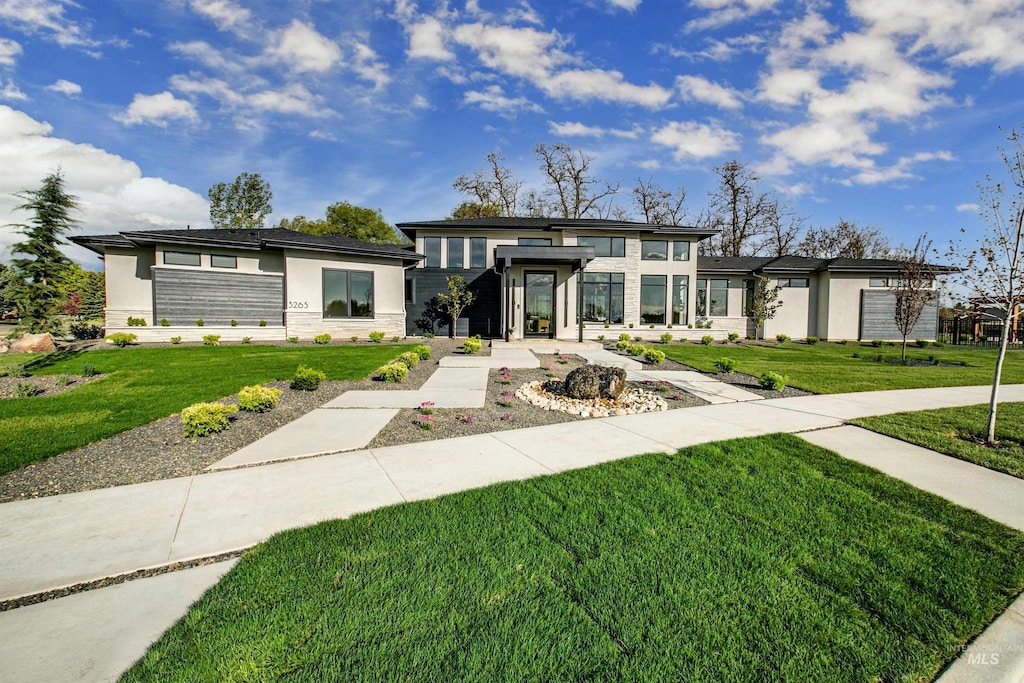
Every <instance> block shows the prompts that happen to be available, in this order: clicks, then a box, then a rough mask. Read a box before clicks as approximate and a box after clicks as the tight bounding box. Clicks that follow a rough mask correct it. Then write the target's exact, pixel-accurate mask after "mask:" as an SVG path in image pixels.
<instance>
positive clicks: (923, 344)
mask: <svg viewBox="0 0 1024 683" xmlns="http://www.w3.org/2000/svg"><path fill="white" fill-rule="evenodd" d="M914 344H915V345H916V346H917V348H919V349H927V348H928V347H929V346H930V345H931V342H930V341H928V340H927V339H915V340H914Z"/></svg>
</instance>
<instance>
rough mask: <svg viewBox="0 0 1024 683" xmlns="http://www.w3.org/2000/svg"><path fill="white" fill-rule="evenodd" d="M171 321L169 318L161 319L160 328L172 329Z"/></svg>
mask: <svg viewBox="0 0 1024 683" xmlns="http://www.w3.org/2000/svg"><path fill="white" fill-rule="evenodd" d="M170 326H171V321H170V320H168V319H167V318H160V327H170Z"/></svg>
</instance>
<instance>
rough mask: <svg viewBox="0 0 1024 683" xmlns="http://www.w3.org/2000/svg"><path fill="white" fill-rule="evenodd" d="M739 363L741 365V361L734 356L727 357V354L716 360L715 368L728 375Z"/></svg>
mask: <svg viewBox="0 0 1024 683" xmlns="http://www.w3.org/2000/svg"><path fill="white" fill-rule="evenodd" d="M737 365H739V363H737V362H736V361H735V360H733V359H732V358H726V357H725V356H723V357H721V358H719V359H718V360H716V361H715V369H716V370H718V371H719V372H724V373H725V374H727V375H728V374H729V373H731V372H732V371H734V370H735V369H736V366H737Z"/></svg>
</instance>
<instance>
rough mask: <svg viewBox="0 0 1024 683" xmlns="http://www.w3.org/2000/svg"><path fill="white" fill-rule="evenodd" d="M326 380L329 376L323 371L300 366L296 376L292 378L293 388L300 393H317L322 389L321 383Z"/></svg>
mask: <svg viewBox="0 0 1024 683" xmlns="http://www.w3.org/2000/svg"><path fill="white" fill-rule="evenodd" d="M325 379H327V375H326V374H325V373H324V372H323V371H321V370H314V369H313V368H307V367H306V366H305V365H300V366H299V367H298V369H296V370H295V376H294V377H292V384H291V387H292V389H297V390H299V391H316V390H317V389H319V388H320V382H323V381H324V380H325Z"/></svg>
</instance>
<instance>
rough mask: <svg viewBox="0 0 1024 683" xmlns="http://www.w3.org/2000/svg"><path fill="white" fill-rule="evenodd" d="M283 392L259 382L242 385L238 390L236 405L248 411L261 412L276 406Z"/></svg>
mask: <svg viewBox="0 0 1024 683" xmlns="http://www.w3.org/2000/svg"><path fill="white" fill-rule="evenodd" d="M283 393H284V392H283V391H281V390H280V389H275V388H274V387H265V386H263V385H260V384H254V385H252V386H251V387H242V388H241V390H239V392H238V407H239V408H241V409H242V410H246V411H248V412H250V413H263V412H266V411H268V410H270V409H271V408H273V407H274V406H276V405H277V400H278V399H279V398H281V394H283Z"/></svg>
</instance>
